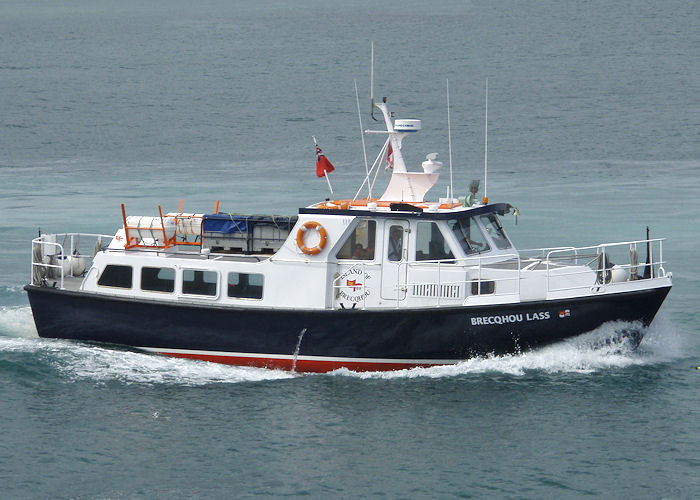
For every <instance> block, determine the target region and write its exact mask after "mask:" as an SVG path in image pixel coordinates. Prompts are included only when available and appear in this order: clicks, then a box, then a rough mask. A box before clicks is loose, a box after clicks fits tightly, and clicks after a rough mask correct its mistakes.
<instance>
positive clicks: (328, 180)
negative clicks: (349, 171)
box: [324, 172, 333, 194]
mask: <svg viewBox="0 0 700 500" xmlns="http://www.w3.org/2000/svg"><path fill="white" fill-rule="evenodd" d="M324 177H325V178H326V182H327V183H328V189H330V190H331V194H333V188H332V187H331V180H330V179H329V178H328V172H325V175H324Z"/></svg>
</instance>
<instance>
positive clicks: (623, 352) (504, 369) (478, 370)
mask: <svg viewBox="0 0 700 500" xmlns="http://www.w3.org/2000/svg"><path fill="white" fill-rule="evenodd" d="M638 328H639V327H638V326H637V325H634V324H630V323H623V322H612V323H607V324H605V325H602V326H601V327H599V328H597V329H596V330H593V331H591V332H589V333H586V334H584V335H580V336H578V337H575V338H571V339H568V340H565V341H562V342H558V343H556V344H552V345H550V346H546V347H543V348H540V349H534V350H532V351H527V352H524V353H519V354H507V355H502V356H483V357H477V358H471V359H467V360H465V361H462V362H460V363H457V364H454V365H445V366H435V367H430V368H411V369H407V370H398V371H393V372H353V371H350V370H347V369H340V370H336V371H334V372H333V374H334V375H340V376H350V377H358V378H361V379H367V378H379V379H395V378H418V377H427V378H442V377H455V376H459V375H468V374H482V373H501V374H507V375H513V376H523V375H525V374H526V373H528V372H543V373H567V372H569V373H592V372H596V371H599V370H605V369H610V368H626V367H628V366H634V365H646V364H653V363H658V362H663V361H666V360H669V359H672V358H673V357H677V356H678V355H679V354H680V349H679V344H678V337H677V334H676V332H675V330H674V329H673V328H672V327H671V325H670V324H669V323H668V322H667V321H665V320H659V321H656V322H655V323H654V324H653V325H652V326H651V327H650V328H647V329H646V330H645V332H644V334H645V335H644V339H643V340H642V342H641V344H640V345H639V347H637V345H636V344H637V342H636V341H635V340H634V339H633V338H632V337H631V336H630V335H629V334H628V332H629V331H630V330H634V329H638Z"/></svg>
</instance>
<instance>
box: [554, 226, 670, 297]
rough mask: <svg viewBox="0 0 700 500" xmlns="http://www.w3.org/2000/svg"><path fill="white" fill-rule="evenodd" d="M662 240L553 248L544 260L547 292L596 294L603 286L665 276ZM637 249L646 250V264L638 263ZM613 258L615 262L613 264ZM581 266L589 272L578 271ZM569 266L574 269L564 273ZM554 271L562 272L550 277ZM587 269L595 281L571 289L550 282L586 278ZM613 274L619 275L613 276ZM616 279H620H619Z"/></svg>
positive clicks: (570, 287)
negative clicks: (593, 274)
mask: <svg viewBox="0 0 700 500" xmlns="http://www.w3.org/2000/svg"><path fill="white" fill-rule="evenodd" d="M664 240H665V238H654V239H649V240H634V241H623V242H619V243H602V244H600V245H594V246H588V247H577V248H560V249H552V250H550V251H549V252H547V255H546V259H545V261H544V264H545V265H546V269H547V292H552V291H567V290H577V289H585V288H589V287H590V288H592V290H591V291H597V292H599V291H603V290H604V287H605V285H608V284H611V283H613V284H614V283H619V282H626V281H638V280H644V279H653V278H655V277H666V270H665V269H664V264H665V261H664V260H663V242H664ZM638 246H644V247H645V249H646V250H647V253H648V262H646V261H645V262H644V263H640V262H639V251H638V250H637V248H638ZM567 252H568V253H567ZM621 252H624V253H621ZM655 255H658V256H659V258H658V260H654V259H655ZM613 257H614V258H615V260H616V261H617V262H613ZM621 259H622V260H621ZM582 261H583V262H582ZM620 262H622V263H620ZM580 266H586V267H587V268H588V269H581V268H580ZM568 267H572V268H574V269H572V270H566V268H568ZM576 267H578V269H577V268H576ZM640 268H641V269H643V272H642V274H641V275H640V274H639V269H640ZM556 269H562V271H560V272H557V273H556V274H553V272H552V271H554V270H556ZM589 270H593V271H595V273H596V274H595V276H596V279H595V281H594V282H593V283H584V284H579V285H574V286H553V285H552V283H551V282H552V278H553V276H556V277H557V278H559V277H566V276H569V277H571V276H576V275H589V274H590V271H589ZM616 271H617V272H618V276H615V273H616ZM620 273H621V274H620ZM619 277H622V278H623V279H622V280H620V279H619Z"/></svg>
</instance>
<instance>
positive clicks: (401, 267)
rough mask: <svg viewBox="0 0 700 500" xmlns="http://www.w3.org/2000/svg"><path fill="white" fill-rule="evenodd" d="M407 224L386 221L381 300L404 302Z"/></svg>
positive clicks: (406, 222) (406, 269)
mask: <svg viewBox="0 0 700 500" xmlns="http://www.w3.org/2000/svg"><path fill="white" fill-rule="evenodd" d="M409 234H410V231H409V224H408V221H406V220H387V221H386V222H385V224H384V238H383V242H382V286H381V288H382V292H381V293H382V298H383V299H389V300H397V301H398V300H404V299H405V298H406V275H407V273H408V264H407V262H408V236H409Z"/></svg>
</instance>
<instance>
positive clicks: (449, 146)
mask: <svg viewBox="0 0 700 500" xmlns="http://www.w3.org/2000/svg"><path fill="white" fill-rule="evenodd" d="M445 84H446V87H447V149H448V151H449V156H450V193H449V195H448V198H449V199H450V203H451V202H452V199H453V198H454V190H453V184H452V128H451V125H450V80H449V79H448V78H446V79H445Z"/></svg>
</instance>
